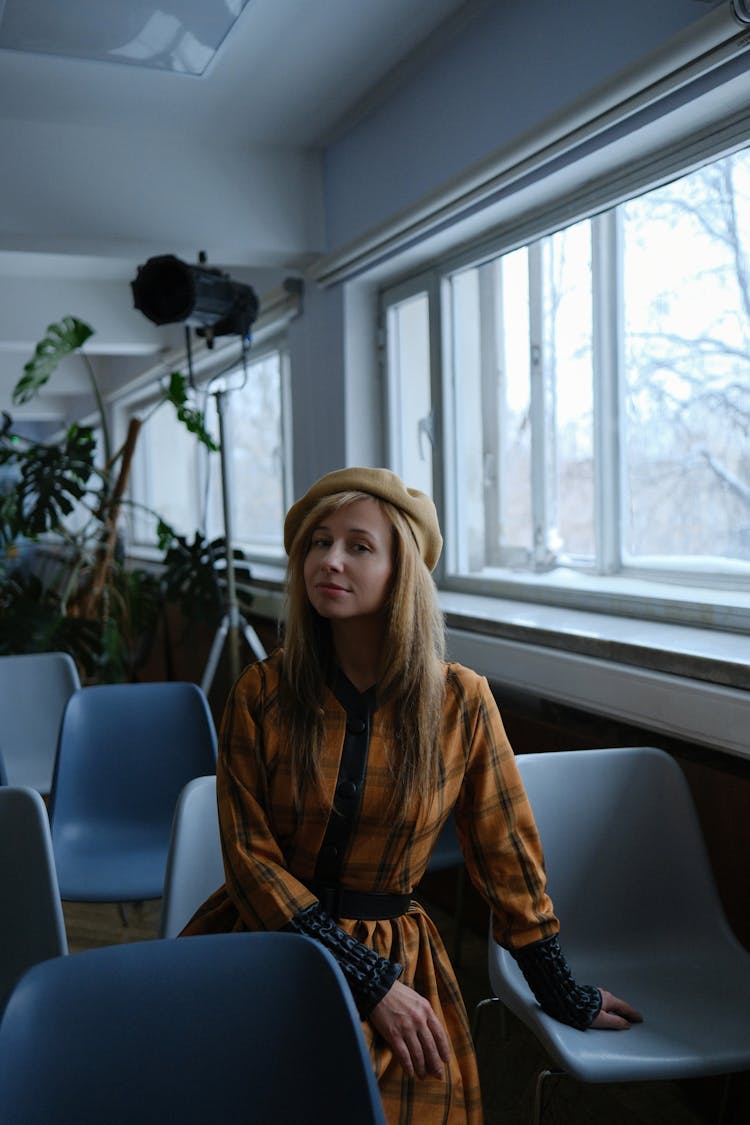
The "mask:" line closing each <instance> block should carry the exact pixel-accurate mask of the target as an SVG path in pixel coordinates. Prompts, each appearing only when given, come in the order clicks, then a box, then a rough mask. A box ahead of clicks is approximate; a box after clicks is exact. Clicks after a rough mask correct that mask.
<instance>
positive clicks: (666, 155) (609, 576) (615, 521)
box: [379, 112, 750, 631]
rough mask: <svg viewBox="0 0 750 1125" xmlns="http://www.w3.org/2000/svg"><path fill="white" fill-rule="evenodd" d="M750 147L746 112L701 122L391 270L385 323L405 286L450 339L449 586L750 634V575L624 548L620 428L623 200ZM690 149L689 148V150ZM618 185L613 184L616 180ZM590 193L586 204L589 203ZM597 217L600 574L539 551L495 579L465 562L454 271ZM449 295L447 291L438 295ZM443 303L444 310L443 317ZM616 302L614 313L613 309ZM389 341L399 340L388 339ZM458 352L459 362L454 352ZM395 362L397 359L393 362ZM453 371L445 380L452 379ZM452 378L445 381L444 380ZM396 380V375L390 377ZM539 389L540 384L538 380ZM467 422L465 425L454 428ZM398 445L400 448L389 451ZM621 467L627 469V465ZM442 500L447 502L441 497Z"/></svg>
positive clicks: (442, 577)
mask: <svg viewBox="0 0 750 1125" xmlns="http://www.w3.org/2000/svg"><path fill="white" fill-rule="evenodd" d="M748 144H750V117H748V114H747V112H745V113H744V114H743V115H742V116H741V117H740V116H739V115H737V114H736V113H735V114H733V115H731V116H730V118H729V119H728V120H726V121H723V122H720V123H716V122H714V123H712V125H711V126H710V127H708V128H706V127H704V128H702V129H700V130H699V131H698V132H697V133H696V135H695V136H693V137H690V138H689V139H688V140H687V141H684V140H683V141H682V142H680V143H676V144H675V145H674V146H672V147H671V148H669V149H667V150H663V151H662V152H661V153H660V154H659V159H658V161H655V160H654V158H653V157H651V156H649V155H648V154H647V156H646V158H645V159H644V160H643V161H642V163H641V164H640V165H638V163H637V162H636V163H635V164H634V163H633V162H632V161H631V162H629V163H624V164H623V166H622V167H620V168H617V169H615V171H614V172H611V173H610V174H609V177H608V178H607V177H602V178H601V179H599V180H595V181H593V182H592V183H591V185H590V188H589V191H588V192H587V193H584V195H583V196H582V195H581V193H580V191H576V190H571V192H570V193H569V194H568V195H567V196H565V195H563V196H561V197H558V198H557V199H556V200H554V201H552V202H550V203H549V204H548V206H546V207H543V208H539V207H537V208H536V209H529V210H528V211H526V212H524V211H522V210H519V211H518V212H517V213H516V214H515V215H514V216H513V219H512V221H511V222H508V223H506V224H505V225H504V226H502V227H500V228H496V229H494V230H493V231H492V232H491V233H487V234H485V235H484V236H483V237H481V238H479V239H477V238H475V239H473V240H469V241H466V242H465V243H464V244H462V245H458V246H457V247H452V248H450V249H448V251H447V252H445V253H444V254H442V255H440V254H438V255H436V256H435V258H434V259H433V260H432V261H431V263H430V268H429V269H428V270H424V269H421V270H419V271H418V272H415V273H413V274H409V273H408V272H407V273H405V274H403V275H401V276H396V277H395V278H394V279H393V280H392V281H391V279H389V278H388V277H387V276H385V277H381V285H380V289H379V308H380V310H381V312H380V316H381V325H385V323H386V320H387V313H388V308H389V307H390V305H391V303H392V301H393V295H394V294H397V293H401V294H403V293H407V292H408V293H412V294H413V293H415V292H417V291H419V290H420V286H421V287H422V289H423V291H425V292H426V293H427V296H428V302H429V307H430V317H431V321H432V319H433V316H434V319H435V320H436V321H439V322H440V323H441V325H442V328H441V334H440V335H441V341H442V346H441V348H440V349H434V345H431V346H432V347H433V351H432V357H433V410H435V411H436V412H437V411H438V410H441V411H442V413H443V418H442V424H441V426H440V428H439V429H438V430H437V431H436V432H437V433H438V434H440V435H441V441H442V449H440V448H439V447H436V448H435V449H434V452H433V457H434V464H435V466H436V468H437V466H440V470H441V471H440V472H439V473H438V472H436V474H435V499H436V503H438V511H439V514H440V517H441V522H442V525H443V527H444V529H445V537H446V547H445V553H444V557H443V560H442V562H441V565H440V567H439V568H438V570H437V571H436V577H437V578H438V581H439V583H440V585H441V587H442V588H444V589H446V590H454V591H457V592H461V591H463V592H475V593H480V594H489V595H491V596H493V597H501V598H515V599H522V600H527V601H533V602H543V603H547V604H554V605H567V606H571V607H579V608H594V609H599V610H602V611H605V612H612V613H615V614H628V615H631V616H632V615H634V614H636V615H638V616H642V617H644V618H646V619H653V620H666V621H674V622H676V623H685V624H699V625H702V626H704V627H705V626H706V625H707V624H708V625H710V627H717V628H720V629H729V630H732V631H745V630H747V629H748V628H749V627H750V595H748V594H746V593H744V590H743V587H744V589H747V584H748V580H747V574H745V573H739V574H736V575H735V574H732V573H730V571H731V569H732V568H731V567H728V568H727V571H725V572H722V571H721V569H716V570H714V571H712V572H711V573H705V572H702V571H700V570H699V569H698V568H692V567H691V566H690V565H689V564H687V565H685V564H682V565H680V566H675V565H674V564H673V563H670V562H669V561H668V560H667V561H666V562H665V563H661V562H660V561H658V560H651V561H650V562H649V561H648V560H645V559H641V560H639V562H638V563H637V564H633V563H627V562H626V561H625V559H624V552H623V551H622V528H621V513H622V510H623V488H624V484H623V474H622V469H621V454H622V451H621V449H620V441H619V430H618V426H617V425H616V424H615V423H616V419H617V417H618V412H619V411H620V410H621V409H622V405H623V394H624V388H623V380H622V379H621V378H614V374H615V372H616V370H617V367H618V363H619V360H620V356H621V354H622V331H623V329H622V308H621V300H619V299H618V298H619V295H620V286H619V278H620V276H621V262H622V232H621V229H620V216H619V213H618V211H617V208H618V206H619V204H621V203H623V202H624V201H625V200H626V199H627V198H629V197H630V196H632V195H635V194H641V193H645V192H648V191H650V190H653V189H654V188H656V187H659V186H661V185H663V184H665V183H668V182H670V180H673V179H675V178H677V177H678V176H681V175H685V174H688V173H690V172H691V171H694V170H695V169H696V168H698V167H700V166H702V165H704V164H706V163H709V162H711V161H712V160H716V159H720V158H721V157H723V156H726V155H729V154H731V153H733V152H735V151H737V150H739V149H741V148H743V147H746V146H747V145H748ZM680 154H681V156H680ZM607 184H608V185H609V187H608V189H607V188H606V185H607ZM582 199H583V203H584V206H583V207H582V206H581V200H582ZM583 219H587V220H588V221H589V222H590V224H591V234H592V300H593V324H592V329H593V335H592V348H593V365H594V370H595V371H598V372H599V375H598V377H596V378H595V379H594V388H593V393H594V458H595V464H596V468H595V480H594V489H595V492H594V525H595V537H596V543H595V549H596V562H595V566H594V567H593V568H591V573H590V574H588V575H587V574H585V572H584V568H576V570H575V573H574V574H573V575H571V574H569V573H565V574H562V573H559V572H557V573H555V572H552V573H551V574H550V573H545V567H544V565H543V559H539V560H538V561H539V565H538V568H537V572H536V573H534V572H529V573H526V574H515V575H511V574H510V573H509V572H507V571H506V572H505V573H502V572H501V571H502V568H498V574H497V575H496V576H493V577H488V576H487V574H486V573H485V574H483V575H481V576H469V575H465V574H461V573H459V572H458V571H459V568H458V566H457V560H458V547H457V539H458V535H457V528H458V527H459V526H460V525H459V522H458V508H457V504H458V502H459V501H458V495H457V494H458V491H459V489H458V486H457V477H456V474H455V471H454V470H455V462H456V453H455V450H454V449H453V443H452V434H451V428H452V419H453V418H455V414H454V409H455V401H456V385H455V382H456V381H455V375H454V373H453V372H452V371H451V362H450V358H449V357H450V356H451V327H450V322H451V317H450V315H449V312H448V310H447V307H446V300H447V298H446V286H448V287H449V284H450V283H449V280H446V279H449V277H450V275H451V274H452V273H455V272H457V271H458V270H460V269H461V268H466V267H467V266H475V267H479V266H483V265H485V264H486V263H488V262H490V261H492V260H493V259H495V258H497V256H499V255H501V254H507V253H510V252H511V251H513V250H517V249H519V248H520V247H522V246H527V247H530V246H532V245H535V244H538V242H539V240H540V239H541V238H543V237H545V236H547V235H550V234H553V233H555V231H556V230H559V229H562V228H564V227H565V226H567V225H571V224H573V223H575V222H578V221H581V220H583ZM436 294H439V296H436ZM433 308H434V313H433ZM605 309H608V310H609V312H608V314H607V313H605V312H604V310H605ZM386 347H387V343H386ZM447 357H448V358H447ZM386 366H387V365H386ZM443 371H445V379H444V380H443V378H442V375H443ZM441 383H442V384H443V385H442V389H441V386H440V384H441ZM384 385H386V386H388V385H389V379H388V377H387V371H386V378H385V379H384ZM532 386H533V383H532ZM540 400H541V395H540V394H539V391H538V390H537V391H536V392H535V402H534V405H533V410H532V415H533V418H535V419H536V421H535V422H534V425H535V426H536V428H537V430H538V429H539V426H540V424H541V423H540V418H541V417H542V414H541V410H542V407H541V404H540ZM383 408H384V411H385V418H386V421H387V425H390V420H389V413H388V411H389V409H390V401H389V399H388V398H386V399H385V400H384V405H383ZM453 428H454V429H455V427H453ZM534 445H535V446H536V452H534V453H533V454H532V456H533V457H534V469H533V482H532V497H533V518H534V527H535V529H536V530H537V531H538V528H539V519H540V518H543V503H544V489H543V487H542V483H541V482H542V481H543V480H544V474H545V466H544V464H543V457H542V453H540V452H539V450H540V447H541V449H542V450H543V448H544V443H540V442H539V441H538V440H537V441H536V442H535V443H533V444H532V449H534ZM389 453H390V450H389ZM615 470H616V471H615ZM440 497H442V498H443V502H442V503H440V502H439V500H440Z"/></svg>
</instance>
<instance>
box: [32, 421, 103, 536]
mask: <svg viewBox="0 0 750 1125" xmlns="http://www.w3.org/2000/svg"><path fill="white" fill-rule="evenodd" d="M95 444H96V443H95V441H94V436H93V432H92V430H91V428H90V427H89V426H78V425H75V424H74V425H72V426H70V428H69V429H68V431H67V433H66V435H65V440H64V441H63V443H62V445H61V446H60V445H41V444H40V445H36V446H33V447H32V449H30V450H28V451H27V452H25V453H24V454H23V455H22V457H21V458H20V459H19V460H20V467H21V479H20V480H19V482H18V485H17V490H16V501H17V513H16V527H15V532H16V534H18V535H25V536H27V537H28V538H30V539H34V538H36V537H37V536H38V535H41V534H42V533H43V532H45V531H52V530H54V529H56V528H57V527H59V525H60V524H61V523H62V522H63V519H64V517H65V516H68V515H70V513H71V512H72V511H73V507H74V504H75V502H76V501H78V500H81V499H82V498H83V496H84V495H85V494H86V491H87V483H88V480H89V477H90V476H91V473H92V471H93V468H94V451H95Z"/></svg>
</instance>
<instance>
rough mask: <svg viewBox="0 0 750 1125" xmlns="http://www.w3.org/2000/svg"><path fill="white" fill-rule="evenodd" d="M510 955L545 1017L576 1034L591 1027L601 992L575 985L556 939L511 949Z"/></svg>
mask: <svg viewBox="0 0 750 1125" xmlns="http://www.w3.org/2000/svg"><path fill="white" fill-rule="evenodd" d="M513 956H514V957H515V959H516V961H517V962H518V967H519V968H520V970H521V972H522V973H523V975H524V977H525V978H526V983H527V984H528V986H529V988H530V989H531V991H532V992H533V993H534V996H535V997H536V999H537V1000H538V1002H539V1004H540V1006H541V1007H542V1008H543V1009H544V1011H545V1012H546V1013H547V1014H548V1015H550V1016H553V1017H554V1018H555V1019H556V1020H560V1022H561V1023H567V1024H570V1026H571V1027H577V1028H578V1029H579V1030H580V1031H584V1030H585V1029H586V1028H587V1027H590V1026H591V1024H592V1022H593V1021H594V1019H595V1018H596V1016H597V1015H598V1013H599V1010H600V1008H601V1006H602V997H601V993H600V992H599V989H598V988H593V987H592V986H591V985H587V984H584V985H579V984H576V982H575V981H574V980H573V975H572V973H571V971H570V968H569V967H568V963H567V961H566V960H565V958H564V956H563V952H562V950H561V949H560V943H559V941H558V939H557V937H556V936H555V937H550V938H545V940H544V941H537V942H533V943H532V944H531V945H527V946H524V948H523V949H518V950H515V951H514V952H513Z"/></svg>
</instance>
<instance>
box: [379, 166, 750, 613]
mask: <svg viewBox="0 0 750 1125" xmlns="http://www.w3.org/2000/svg"><path fill="white" fill-rule="evenodd" d="M748 231H750V148H744V149H739V150H737V151H735V152H732V153H729V154H727V155H723V156H721V157H720V158H718V159H714V160H712V161H711V162H710V163H706V164H704V165H703V166H701V167H698V168H695V169H693V170H691V171H689V172H687V173H686V174H684V175H681V176H679V177H678V178H674V179H672V180H671V181H670V182H669V183H666V184H663V185H661V186H658V187H655V188H653V189H651V190H647V191H645V192H642V193H641V194H639V195H633V196H632V198H628V199H625V200H624V201H623V202H619V203H618V205H617V206H614V207H611V208H610V209H608V210H603V211H600V212H599V213H598V214H596V215H593V216H586V217H583V218H580V219H575V220H573V221H570V222H568V223H567V225H564V226H560V227H559V228H558V229H555V230H553V231H551V232H549V233H544V234H542V235H541V236H539V237H532V238H531V239H530V240H528V241H526V242H524V241H523V240H522V239H521V238H516V239H515V244H514V245H511V246H509V247H507V249H506V248H505V247H503V246H502V244H501V243H498V244H497V245H496V246H495V247H494V248H493V247H491V246H490V247H482V252H481V256H480V257H477V258H475V259H473V260H472V259H471V257H468V256H467V254H468V252H464V254H463V256H462V257H460V258H454V259H446V260H445V261H444V262H442V263H441V264H439V265H438V267H437V268H436V269H435V271H434V277H433V280H432V281H431V282H428V281H427V280H425V279H424V278H420V279H419V280H418V281H417V283H416V284H415V286H413V287H412V290H411V291H409V295H408V298H406V299H405V298H404V296H403V293H404V288H405V287H404V285H403V284H402V286H401V288H400V289H398V290H395V289H394V290H393V291H385V292H384V293H383V296H382V301H383V307H384V312H385V320H384V323H385V326H386V329H387V355H388V388H389V395H390V398H389V404H390V416H391V443H392V444H391V455H392V463H393V464H394V467H395V468H397V469H400V470H402V471H403V472H404V474H405V475H406V476H407V478H408V479H409V480H410V482H411V480H416V481H417V482H419V481H420V480H421V481H424V478H425V476H431V477H432V480H431V483H430V485H429V487H428V490H429V491H432V492H433V493H434V494H435V495H443V496H444V497H445V506H444V511H443V512H442V513H441V515H442V522H443V526H444V528H445V530H446V552H445V559H444V563H443V566H444V572H443V575H442V581H443V582H444V583H445V584H446V585H449V586H450V585H452V586H454V587H458V588H463V589H472V588H476V589H483V590H488V589H492V588H493V584H494V585H495V588H497V589H503V590H504V591H507V590H508V583H514V582H515V583H519V582H521V583H525V584H526V587H527V592H528V587H529V584H530V583H531V584H532V585H534V584H535V585H536V586H537V588H538V589H541V588H542V587H545V588H546V589H547V591H548V593H549V591H551V590H553V589H554V587H555V585H556V584H557V585H558V586H560V584H564V585H567V586H568V587H570V585H571V583H572V584H573V585H577V586H578V587H579V588H585V589H586V590H588V591H594V590H596V588H597V584H598V588H599V589H600V590H602V589H604V588H605V585H606V583H607V581H609V588H610V589H615V588H616V581H621V580H623V579H625V580H627V579H630V580H631V581H632V580H635V579H638V580H641V581H643V580H644V579H645V580H648V581H650V582H655V581H661V582H666V581H669V582H671V583H682V584H690V583H692V584H694V585H701V586H704V587H709V588H710V587H714V588H724V589H727V588H729V589H732V588H735V589H737V590H741V589H745V590H746V589H747V583H748V578H750V235H749V234H748V233H747V232H748ZM431 320H432V321H434V322H436V323H442V324H443V332H442V338H440V337H436V335H435V333H434V332H432V333H430V331H429V324H430V322H431ZM436 339H440V340H441V342H440V344H437V345H436V343H435V340H436ZM431 341H432V343H430V342H431ZM406 372H408V378H407V375H406ZM430 372H432V373H433V375H432V382H431V377H430ZM436 372H437V373H438V375H439V373H440V372H442V379H441V378H437V380H436V379H435V373H436ZM431 386H436V387H437V388H438V389H437V390H435V391H431V389H430V388H431ZM396 415H397V416H398V417H397V420H395V416H396ZM436 416H439V417H441V418H442V427H441V430H440V433H439V434H436V433H435V426H434V425H432V424H431V423H430V420H432V419H434V418H435V417H436ZM428 429H429V431H430V433H431V434H432V437H433V439H434V443H435V444H434V449H433V448H432V447H429V456H426V455H425V449H426V448H428V447H427V446H426V443H425V441H424V436H425V433H426V432H427V430H428ZM439 474H442V476H443V479H442V481H441V480H439ZM419 486H420V487H425V485H424V483H421V484H420V485H419ZM581 583H584V586H581ZM619 589H621V590H624V589H625V587H622V586H620V587H619ZM657 594H658V591H657ZM524 596H526V593H525V594H524ZM551 596H552V600H554V594H552V595H551ZM688 597H689V596H688Z"/></svg>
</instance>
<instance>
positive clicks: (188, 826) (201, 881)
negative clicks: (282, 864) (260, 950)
mask: <svg viewBox="0 0 750 1125" xmlns="http://www.w3.org/2000/svg"><path fill="white" fill-rule="evenodd" d="M223 882H224V863H223V860H222V854H221V837H220V834H219V817H218V812H217V807H216V777H215V776H211V777H196V778H193V780H192V781H189V782H188V783H187V785H186V786H185V788H184V789H183V790H182V792H181V793H180V797H179V800H178V802H177V808H176V809H175V814H174V822H173V824H172V836H171V838H170V841H169V854H168V856H167V873H166V877H165V879H164V895H163V898H162V906H161V920H160V927H159V935H160V937H164V938H170V937H177V935H178V934H179V933H180V931H181V930H182V928H183V927H184V926H185V925H186V923H187V922H189V921H190V919H191V917H192V916H193V914H194V913H195V911H196V910H197V909H198V907H199V906H200V905H201V903H203V902H205V900H206V899H207V898H208V896H209V895H210V894H211V892H212V891H215V890H216V888H217V887H220V886H221V884H222V883H223Z"/></svg>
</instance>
